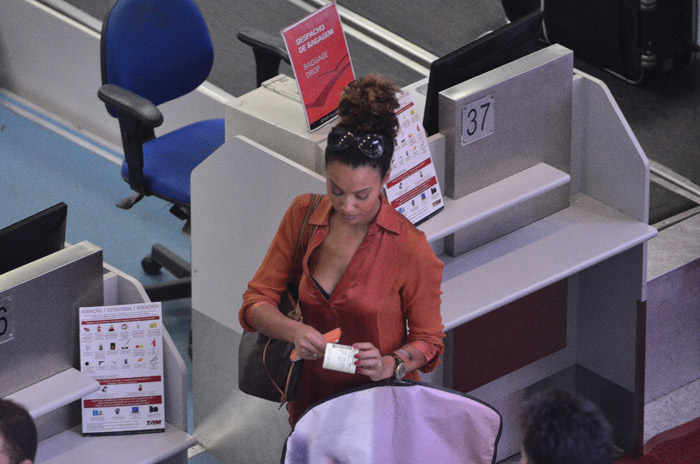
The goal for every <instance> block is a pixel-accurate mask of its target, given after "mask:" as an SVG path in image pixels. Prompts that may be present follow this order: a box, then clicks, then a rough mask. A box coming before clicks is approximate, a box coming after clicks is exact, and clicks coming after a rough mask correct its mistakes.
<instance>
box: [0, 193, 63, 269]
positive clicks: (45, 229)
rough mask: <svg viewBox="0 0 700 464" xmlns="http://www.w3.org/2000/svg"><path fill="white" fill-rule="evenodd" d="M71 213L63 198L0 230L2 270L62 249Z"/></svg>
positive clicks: (0, 267)
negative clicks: (59, 201) (67, 219)
mask: <svg viewBox="0 0 700 464" xmlns="http://www.w3.org/2000/svg"><path fill="white" fill-rule="evenodd" d="M67 216H68V206H66V204H65V203H62V202H61V203H58V204H56V205H54V206H52V207H50V208H47V209H45V210H43V211H40V212H38V213H36V214H34V215H32V216H29V217H28V218H26V219H23V220H21V221H19V222H16V223H14V224H12V225H10V226H7V227H5V228H4V229H2V230H0V274H4V273H5V272H8V271H11V270H12V269H16V268H18V267H20V266H24V265H25V264H28V263H30V262H32V261H35V260H37V259H39V258H43V257H44V256H47V255H50V254H51V253H55V252H56V251H59V250H62V249H63V247H64V244H65V242H66V218H67Z"/></svg>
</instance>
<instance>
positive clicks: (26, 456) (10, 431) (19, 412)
mask: <svg viewBox="0 0 700 464" xmlns="http://www.w3.org/2000/svg"><path fill="white" fill-rule="evenodd" d="M36 448H37V432H36V426H35V425H34V420H33V419H32V417H31V416H30V415H29V413H28V412H27V410H26V409H24V408H23V407H22V406H20V405H18V404H17V403H14V402H12V401H10V400H5V399H2V398H0V464H32V462H33V461H34V458H35V456H36Z"/></svg>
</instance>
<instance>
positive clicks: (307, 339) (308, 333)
mask: <svg viewBox="0 0 700 464" xmlns="http://www.w3.org/2000/svg"><path fill="white" fill-rule="evenodd" d="M292 341H293V342H294V348H295V349H296V350H297V354H298V355H299V356H300V357H301V358H302V359H308V360H310V361H314V360H317V359H321V358H323V354H324V353H325V352H326V343H327V342H326V339H325V338H323V335H322V334H321V332H319V331H318V330H316V329H314V328H313V327H311V326H310V325H306V324H304V323H301V322H300V323H299V324H297V327H296V328H295V330H294V336H293V340H292Z"/></svg>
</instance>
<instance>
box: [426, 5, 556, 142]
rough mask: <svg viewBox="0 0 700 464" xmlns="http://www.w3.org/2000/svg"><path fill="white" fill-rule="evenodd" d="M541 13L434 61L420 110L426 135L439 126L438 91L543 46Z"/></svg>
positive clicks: (489, 34) (516, 22)
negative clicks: (422, 110) (422, 111)
mask: <svg viewBox="0 0 700 464" xmlns="http://www.w3.org/2000/svg"><path fill="white" fill-rule="evenodd" d="M542 16H543V15H542V11H540V10H537V11H534V12H532V13H530V14H528V15H527V16H524V17H522V18H520V19H518V20H517V21H513V22H512V23H509V24H507V25H505V26H503V27H501V28H499V29H497V30H495V31H493V32H490V33H488V34H486V35H484V36H483V37H480V38H478V39H477V40H475V41H473V42H471V43H469V44H467V45H465V46H464V47H462V48H459V49H457V50H455V51H453V52H451V53H449V54H447V55H445V56H443V57H441V58H438V59H437V60H435V61H433V63H432V64H431V65H430V77H429V80H428V91H427V92H426V101H425V112H424V114H423V126H424V127H425V131H426V134H427V135H433V134H435V133H437V132H438V130H439V112H438V94H439V93H440V92H442V91H443V90H445V89H449V88H450V87H452V86H455V85H457V84H460V83H462V82H464V81H466V80H467V79H471V78H472V77H476V76H478V75H480V74H483V73H485V72H487V71H490V70H492V69H495V68H497V67H499V66H502V65H504V64H506V63H509V62H511V61H513V60H515V59H518V58H521V57H523V56H525V55H529V54H530V53H532V52H534V51H537V50H539V49H541V48H543V47H544V43H543V42H541V29H542Z"/></svg>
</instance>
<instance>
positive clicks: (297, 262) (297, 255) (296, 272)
mask: <svg viewBox="0 0 700 464" xmlns="http://www.w3.org/2000/svg"><path fill="white" fill-rule="evenodd" d="M322 198H323V195H319V194H312V196H311V201H309V206H308V207H307V208H306V214H305V215H304V220H303V221H302V223H301V227H299V235H298V236H297V243H296V247H295V249H294V257H293V258H292V267H291V269H290V271H289V277H288V279H287V287H289V284H291V283H294V282H295V281H296V280H297V279H298V277H299V276H300V275H301V273H302V271H301V270H300V267H301V256H303V252H302V246H303V244H304V243H306V245H308V243H309V240H311V236H312V235H313V231H314V226H313V225H309V224H308V222H309V218H310V217H311V214H312V213H313V212H314V211H316V208H318V205H320V204H321V199H322ZM307 226H308V227H307ZM305 233H306V239H305V238H304V234H305ZM284 297H287V298H289V299H290V300H291V301H293V302H294V311H293V312H291V313H290V314H287V316H289V317H291V318H292V319H295V320H297V321H300V320H302V315H301V308H299V298H298V297H297V298H296V300H295V299H294V298H293V297H292V295H291V293H290V292H289V290H287V291H286V292H285V295H284V296H283V298H284Z"/></svg>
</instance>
